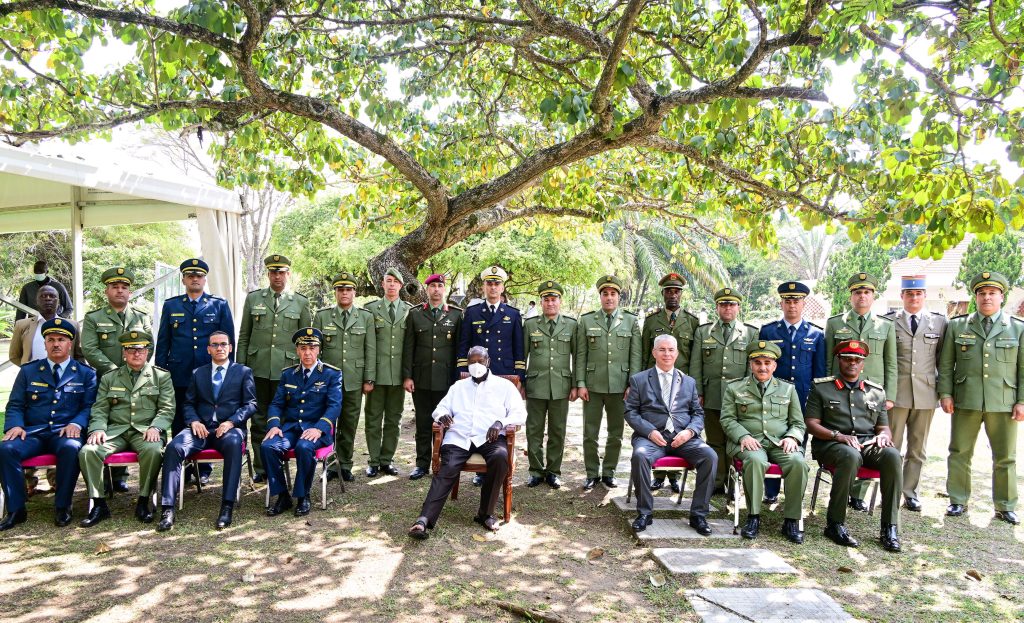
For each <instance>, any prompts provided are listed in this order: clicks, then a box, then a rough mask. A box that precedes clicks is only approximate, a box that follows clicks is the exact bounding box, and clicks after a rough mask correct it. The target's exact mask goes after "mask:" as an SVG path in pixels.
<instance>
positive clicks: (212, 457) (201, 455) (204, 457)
mask: <svg viewBox="0 0 1024 623" xmlns="http://www.w3.org/2000/svg"><path fill="white" fill-rule="evenodd" d="M223 462H224V455H223V454H221V453H220V452H218V451H216V450H214V449H213V448H207V449H205V450H199V451H196V452H193V453H192V454H190V455H188V457H187V458H186V459H185V460H184V461H182V462H181V473H180V474H178V510H181V508H182V506H183V504H184V501H183V500H184V498H185V470H186V469H187V468H189V467H192V468H193V470H194V472H195V473H198V468H199V464H200V463H223ZM242 464H243V465H244V466H245V467H247V468H248V470H249V480H250V481H251V480H252V476H253V470H252V462H251V461H250V460H249V450H248V448H246V445H245V442H244V441H243V442H242ZM195 485H196V493H202V492H203V484H202V483H201V482H199V479H198V478H196V479H195ZM235 499H236V500H237V502H236V504H237V505H238V506H241V504H242V479H241V478H239V479H238V495H237V497H236V498H235Z"/></svg>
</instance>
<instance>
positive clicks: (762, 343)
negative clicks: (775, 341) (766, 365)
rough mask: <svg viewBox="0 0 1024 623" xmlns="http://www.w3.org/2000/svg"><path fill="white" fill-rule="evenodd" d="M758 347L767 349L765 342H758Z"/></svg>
mask: <svg viewBox="0 0 1024 623" xmlns="http://www.w3.org/2000/svg"><path fill="white" fill-rule="evenodd" d="M757 347H758V348H764V347H765V343H764V342H758V343H757Z"/></svg>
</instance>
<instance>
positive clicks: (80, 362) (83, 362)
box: [71, 359, 96, 372]
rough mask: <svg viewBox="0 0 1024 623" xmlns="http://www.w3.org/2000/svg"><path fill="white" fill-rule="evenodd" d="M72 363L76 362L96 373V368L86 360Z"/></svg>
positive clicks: (75, 360)
mask: <svg viewBox="0 0 1024 623" xmlns="http://www.w3.org/2000/svg"><path fill="white" fill-rule="evenodd" d="M71 361H74V362H75V363H77V364H78V365H80V366H82V367H83V368H89V369H90V370H92V371H94V372H95V371H96V368H94V367H92V366H90V365H89V362H88V361H85V360H84V359H72V360H71Z"/></svg>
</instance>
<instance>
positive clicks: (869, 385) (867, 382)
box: [864, 379, 885, 391]
mask: <svg viewBox="0 0 1024 623" xmlns="http://www.w3.org/2000/svg"><path fill="white" fill-rule="evenodd" d="M864 384H865V385H867V386H868V387H874V388H875V389H881V390H883V391H884V389H885V388H883V387H882V385H881V383H876V382H874V381H869V380H867V379H864Z"/></svg>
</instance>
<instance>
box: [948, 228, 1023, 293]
mask: <svg viewBox="0 0 1024 623" xmlns="http://www.w3.org/2000/svg"><path fill="white" fill-rule="evenodd" d="M1022 264H1024V252H1022V250H1021V239H1020V235H1019V234H1017V233H1016V232H1011V233H1006V234H1003V235H1000V236H993V237H992V239H991V240H987V241H983V240H980V239H978V238H975V239H974V240H972V241H971V244H969V245H967V253H964V257H963V259H961V260H960V272H959V273H957V276H956V284H957V285H959V286H962V287H963V288H968V289H969V288H970V285H971V280H972V279H974V278H975V277H977V276H978V274H980V273H982V272H985V271H991V272H996V273H1002V274H1003V276H1005V277H1006V278H1007V280H1009V282H1010V287H1011V288H1012V287H1014V286H1017V285H1020V284H1021V269H1022ZM972 304H973V301H972ZM972 310H973V307H972Z"/></svg>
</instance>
